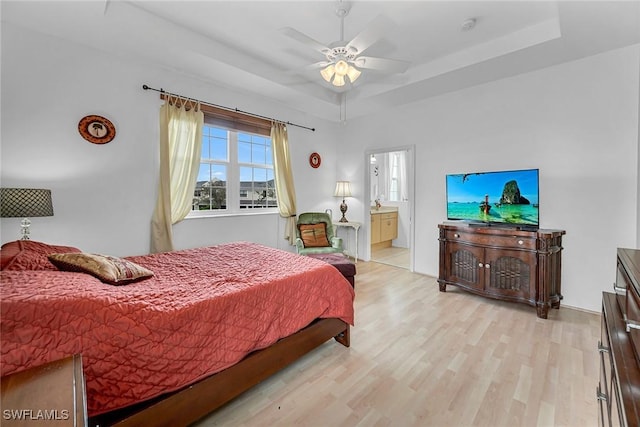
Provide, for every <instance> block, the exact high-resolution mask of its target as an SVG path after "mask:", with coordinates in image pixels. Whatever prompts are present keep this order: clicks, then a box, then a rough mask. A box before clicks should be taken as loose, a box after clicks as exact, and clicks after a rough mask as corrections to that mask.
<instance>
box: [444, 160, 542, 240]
mask: <svg viewBox="0 0 640 427" xmlns="http://www.w3.org/2000/svg"><path fill="white" fill-rule="evenodd" d="M538 203H539V189H538V169H523V170H511V171H495V172H475V173H459V174H449V175H447V219H449V220H462V221H467V222H469V223H470V224H472V225H473V224H482V225H486V224H489V225H492V224H495V225H507V226H514V227H523V228H538V226H539V225H540V214H539V204H538Z"/></svg>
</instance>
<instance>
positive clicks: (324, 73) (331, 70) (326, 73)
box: [320, 64, 336, 83]
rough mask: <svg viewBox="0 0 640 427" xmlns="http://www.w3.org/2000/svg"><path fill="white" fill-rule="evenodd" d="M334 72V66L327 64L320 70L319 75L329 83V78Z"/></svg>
mask: <svg viewBox="0 0 640 427" xmlns="http://www.w3.org/2000/svg"><path fill="white" fill-rule="evenodd" d="M335 73H336V67H335V66H334V65H333V64H329V65H328V66H327V67H326V68H323V69H322V70H320V75H321V76H322V78H323V79H325V81H326V82H327V83H331V78H332V77H333V75H334V74H335Z"/></svg>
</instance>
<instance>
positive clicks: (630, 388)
mask: <svg viewBox="0 0 640 427" xmlns="http://www.w3.org/2000/svg"><path fill="white" fill-rule="evenodd" d="M617 264H618V265H617V274H616V282H615V283H614V291H615V293H610V292H603V294H602V331H601V341H600V342H599V343H598V351H599V352H600V382H599V384H598V387H597V390H596V396H597V399H598V403H599V417H598V418H599V419H598V421H599V425H600V426H629V427H632V426H633V427H637V426H640V251H639V250H635V249H618V257H617Z"/></svg>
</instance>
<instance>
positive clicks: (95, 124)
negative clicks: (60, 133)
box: [78, 115, 116, 144]
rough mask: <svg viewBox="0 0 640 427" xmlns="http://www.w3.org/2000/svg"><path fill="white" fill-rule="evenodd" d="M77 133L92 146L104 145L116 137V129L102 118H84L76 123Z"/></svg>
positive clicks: (93, 116) (92, 116)
mask: <svg viewBox="0 0 640 427" xmlns="http://www.w3.org/2000/svg"><path fill="white" fill-rule="evenodd" d="M78 132H80V135H82V137H83V138H84V139H86V140H87V141H89V142H92V143H94V144H106V143H107V142H111V141H112V140H113V138H115V136H116V127H115V126H114V125H113V123H111V122H110V121H109V120H108V119H105V118H104V117H102V116H95V115H91V116H86V117H83V118H82V120H80V123H78Z"/></svg>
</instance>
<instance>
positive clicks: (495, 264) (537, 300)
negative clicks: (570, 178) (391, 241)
mask: <svg viewBox="0 0 640 427" xmlns="http://www.w3.org/2000/svg"><path fill="white" fill-rule="evenodd" d="M438 227H439V228H440V238H439V241H440V273H439V276H438V283H439V284H440V291H441V292H445V291H446V287H447V285H455V286H458V287H460V288H463V289H466V290H467V291H470V292H474V293H476V294H479V295H483V296H487V297H491V298H496V299H501V300H506V301H517V302H524V303H527V304H529V305H532V306H534V307H536V309H537V313H538V317H541V318H543V319H546V318H547V315H548V312H549V308H552V307H553V308H560V300H561V299H562V294H561V286H560V284H561V282H560V272H561V266H562V258H561V255H562V236H563V235H564V234H565V231H564V230H543V229H538V230H534V231H528V230H520V229H516V228H501V227H489V226H485V227H478V226H470V225H466V224H464V225H449V224H440V225H438Z"/></svg>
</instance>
